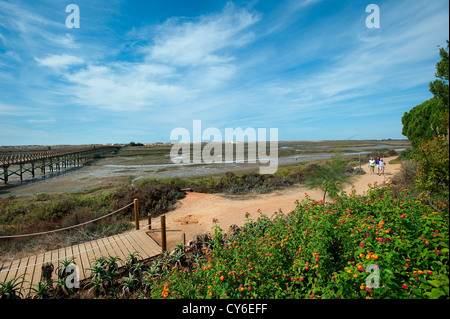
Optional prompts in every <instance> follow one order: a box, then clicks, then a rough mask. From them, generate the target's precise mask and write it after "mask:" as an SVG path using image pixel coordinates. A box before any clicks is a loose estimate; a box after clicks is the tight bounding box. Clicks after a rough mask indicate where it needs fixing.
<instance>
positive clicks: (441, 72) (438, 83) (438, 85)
mask: <svg viewBox="0 0 450 319" xmlns="http://www.w3.org/2000/svg"><path fill="white" fill-rule="evenodd" d="M439 54H440V56H441V61H439V62H438V63H437V64H436V74H435V76H436V77H437V79H436V80H434V81H433V82H431V83H430V92H431V93H433V95H434V96H435V97H437V98H439V99H440V100H442V101H443V102H444V104H445V105H447V107H448V102H449V101H448V100H449V98H448V95H449V86H448V80H449V79H448V75H449V70H448V65H449V61H448V54H449V42H448V40H447V50H446V49H445V48H441V49H440V51H439Z"/></svg>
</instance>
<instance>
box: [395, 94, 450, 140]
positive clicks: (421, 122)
mask: <svg viewBox="0 0 450 319" xmlns="http://www.w3.org/2000/svg"><path fill="white" fill-rule="evenodd" d="M445 112H448V106H447V105H445V104H444V103H443V101H442V100H441V99H439V98H437V97H433V98H431V99H429V100H428V101H425V102H423V103H422V104H420V105H417V106H416V107H414V108H413V109H411V110H410V111H409V112H405V114H404V115H403V117H402V124H403V130H402V134H403V135H405V136H406V137H408V139H409V140H410V141H411V144H412V146H413V147H417V146H418V145H419V144H420V142H421V141H422V140H431V139H433V138H434V137H436V136H437V135H439V133H440V130H442V129H440V128H441V127H442V126H441V119H442V118H443V117H444V115H445Z"/></svg>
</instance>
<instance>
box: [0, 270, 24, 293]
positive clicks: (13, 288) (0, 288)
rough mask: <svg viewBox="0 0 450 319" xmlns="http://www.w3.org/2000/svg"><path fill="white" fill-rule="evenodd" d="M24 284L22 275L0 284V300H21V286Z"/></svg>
mask: <svg viewBox="0 0 450 319" xmlns="http://www.w3.org/2000/svg"><path fill="white" fill-rule="evenodd" d="M24 282H26V281H25V280H24V275H21V276H19V277H16V278H11V279H10V280H8V281H7V282H0V299H21V298H23V293H22V284H23V283H24Z"/></svg>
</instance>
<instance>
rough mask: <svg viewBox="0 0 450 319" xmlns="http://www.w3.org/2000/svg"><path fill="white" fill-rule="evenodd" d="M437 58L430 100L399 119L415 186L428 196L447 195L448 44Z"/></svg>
mask: <svg viewBox="0 0 450 319" xmlns="http://www.w3.org/2000/svg"><path fill="white" fill-rule="evenodd" d="M440 56H441V60H440V61H439V62H438V63H437V64H436V74H435V76H436V78H437V79H436V80H435V81H433V82H431V83H430V92H431V93H433V95H434V97H433V98H431V99H430V100H428V101H425V102H424V103H422V104H420V105H418V106H416V107H414V108H413V109H411V110H410V111H409V112H406V113H405V114H404V115H403V117H402V123H403V131H402V134H403V135H405V136H407V137H408V139H409V140H410V141H411V144H412V146H413V154H414V155H413V158H414V160H415V161H416V162H417V164H418V173H417V175H416V179H415V183H416V186H417V187H418V188H419V189H422V190H424V191H426V192H428V193H429V194H430V195H432V196H434V195H437V196H440V195H443V196H448V194H449V133H448V129H449V109H448V107H449V41H447V47H446V48H441V49H440Z"/></svg>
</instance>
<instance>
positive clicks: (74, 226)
mask: <svg viewBox="0 0 450 319" xmlns="http://www.w3.org/2000/svg"><path fill="white" fill-rule="evenodd" d="M131 205H134V203H130V204H128V205H126V206H124V207H122V208H119V209H118V210H115V211H113V212H111V213H109V214H106V215H104V216H101V217H99V218H95V219H93V220H90V221H87V222H84V223H81V224H77V225H73V226H68V227H64V228H58V229H54V230H49V231H45V232H39V233H32V234H21V235H11V236H0V239H7V238H19V237H28V236H37V235H45V234H49V233H55V232H59V231H63V230H68V229H71V228H76V227H80V226H84V225H87V224H90V223H93V222H96V221H98V220H100V219H103V218H106V217H108V216H111V215H113V214H116V213H118V212H120V211H122V210H124V209H125V208H128V207H130V206H131Z"/></svg>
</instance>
